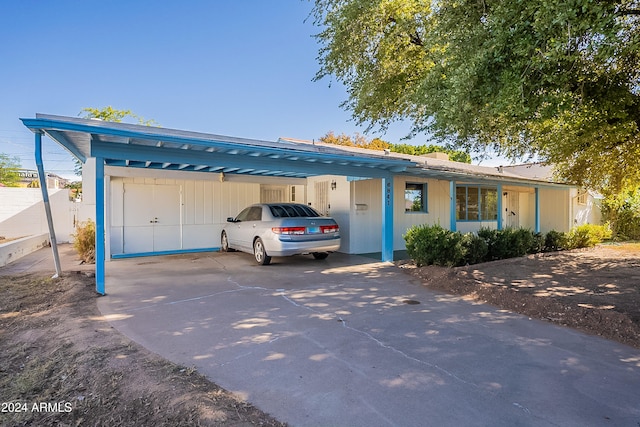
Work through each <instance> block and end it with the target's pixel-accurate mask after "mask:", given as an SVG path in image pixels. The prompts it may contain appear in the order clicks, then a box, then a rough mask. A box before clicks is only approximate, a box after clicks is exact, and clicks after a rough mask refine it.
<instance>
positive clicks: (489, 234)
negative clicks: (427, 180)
mask: <svg viewBox="0 0 640 427" xmlns="http://www.w3.org/2000/svg"><path fill="white" fill-rule="evenodd" d="M610 238H611V230H610V229H609V227H608V225H604V226H602V225H592V224H586V225H581V226H579V227H575V228H573V229H572V230H571V231H569V233H563V232H559V231H555V230H552V231H550V232H548V233H546V234H542V233H534V232H533V231H531V230H529V229H525V228H505V229H504V230H493V229H489V228H481V229H480V230H479V231H478V233H477V234H474V233H466V234H462V233H460V232H454V231H450V230H446V229H444V228H442V227H441V226H440V225H419V226H414V227H411V228H410V229H409V230H407V233H406V234H405V235H404V239H405V241H406V247H407V253H408V254H409V256H410V257H411V258H412V259H413V260H414V261H415V263H416V264H417V265H418V267H420V266H423V265H430V264H433V265H442V266H447V267H453V266H460V265H465V264H477V263H480V262H485V261H494V260H499V259H505V258H515V257H521V256H524V255H527V254H534V253H538V252H551V251H558V250H563V249H577V248H585V247H592V246H595V245H596V244H598V243H600V242H602V241H603V240H607V239H610Z"/></svg>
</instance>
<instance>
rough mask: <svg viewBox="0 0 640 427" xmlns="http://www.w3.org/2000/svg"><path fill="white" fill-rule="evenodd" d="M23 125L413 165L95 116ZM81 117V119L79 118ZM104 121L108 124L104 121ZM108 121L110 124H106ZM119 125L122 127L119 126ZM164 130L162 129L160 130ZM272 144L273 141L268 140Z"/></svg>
mask: <svg viewBox="0 0 640 427" xmlns="http://www.w3.org/2000/svg"><path fill="white" fill-rule="evenodd" d="M20 120H22V122H23V123H24V125H25V126H26V127H28V128H29V129H32V130H33V129H42V130H45V131H49V130H61V131H65V130H66V131H74V132H84V133H88V134H90V135H109V136H117V137H123V138H130V139H142V140H148V141H162V142H165V143H167V142H172V143H176V144H193V145H199V146H206V147H212V146H213V147H217V148H222V149H228V150H233V149H238V148H244V149H246V150H248V151H254V152H260V153H261V154H264V155H269V154H277V155H283V154H284V155H289V156H290V155H293V154H294V153H304V154H305V155H307V156H311V157H317V158H318V159H319V160H330V161H346V162H353V161H354V160H355V159H357V161H358V162H360V163H366V164H369V165H372V166H373V167H380V168H383V167H382V166H383V165H384V167H385V168H389V170H392V171H393V172H402V171H404V170H406V168H407V167H408V166H410V165H412V162H411V161H409V160H402V159H384V158H378V157H371V156H367V157H362V156H358V155H354V154H352V153H349V154H346V153H345V154H341V153H327V152H324V151H320V150H318V149H317V148H314V147H306V146H297V145H296V146H295V147H291V146H287V147H282V148H280V147H274V146H273V145H269V144H270V143H268V142H266V141H259V140H249V139H241V138H233V137H220V136H218V135H213V134H204V133H202V134H201V133H195V132H185V131H177V130H171V132H170V133H168V132H166V130H164V129H163V128H154V127H150V126H141V125H127V124H123V123H115V126H114V123H113V122H102V121H98V120H96V121H95V123H93V122H91V123H89V120H87V119H67V120H65V118H63V117H61V118H59V119H52V118H36V119H20ZM78 120H80V122H78ZM105 123H106V124H107V125H105ZM108 125H111V126H108ZM120 128H122V129H120ZM163 131H164V132H163ZM59 142H60V143H61V144H63V145H65V146H67V145H66V144H68V141H66V144H65V143H64V142H63V141H59ZM94 143H95V142H94ZM271 144H273V143H271Z"/></svg>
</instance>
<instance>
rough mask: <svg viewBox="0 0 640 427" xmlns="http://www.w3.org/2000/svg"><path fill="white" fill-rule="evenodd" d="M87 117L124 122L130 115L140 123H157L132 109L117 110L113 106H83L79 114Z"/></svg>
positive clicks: (148, 124) (147, 124)
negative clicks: (133, 111)
mask: <svg viewBox="0 0 640 427" xmlns="http://www.w3.org/2000/svg"><path fill="white" fill-rule="evenodd" d="M79 115H80V116H81V117H83V118H85V119H100V120H104V121H106V122H118V123H119V122H122V120H123V119H125V118H127V117H130V118H132V119H134V120H135V121H136V122H137V123H138V124H141V125H146V126H153V125H155V124H156V122H155V121H154V120H145V119H143V118H142V117H140V116H138V115H137V114H135V113H132V112H131V110H116V109H114V108H113V107H111V106H108V107H104V108H91V107H87V108H83V109H82V111H81V112H80V114H79Z"/></svg>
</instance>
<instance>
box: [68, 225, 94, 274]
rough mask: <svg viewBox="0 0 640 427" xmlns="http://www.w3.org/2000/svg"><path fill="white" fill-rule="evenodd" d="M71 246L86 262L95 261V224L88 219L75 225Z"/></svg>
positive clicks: (91, 262)
mask: <svg viewBox="0 0 640 427" xmlns="http://www.w3.org/2000/svg"><path fill="white" fill-rule="evenodd" d="M73 238H74V241H73V247H74V248H75V250H76V251H77V252H78V255H80V259H81V260H82V261H84V262H85V263H87V264H93V263H95V262H96V224H95V223H94V222H93V221H91V220H89V221H86V222H81V223H79V224H78V225H77V226H76V232H75V234H73Z"/></svg>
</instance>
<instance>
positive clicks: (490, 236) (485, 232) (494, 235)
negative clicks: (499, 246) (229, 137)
mask: <svg viewBox="0 0 640 427" xmlns="http://www.w3.org/2000/svg"><path fill="white" fill-rule="evenodd" d="M478 237H480V238H481V239H483V240H484V241H485V242H486V243H487V254H486V255H485V257H484V260H485V261H493V260H495V259H499V258H495V254H496V243H497V241H498V230H494V229H491V228H486V227H482V228H480V230H478Z"/></svg>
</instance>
